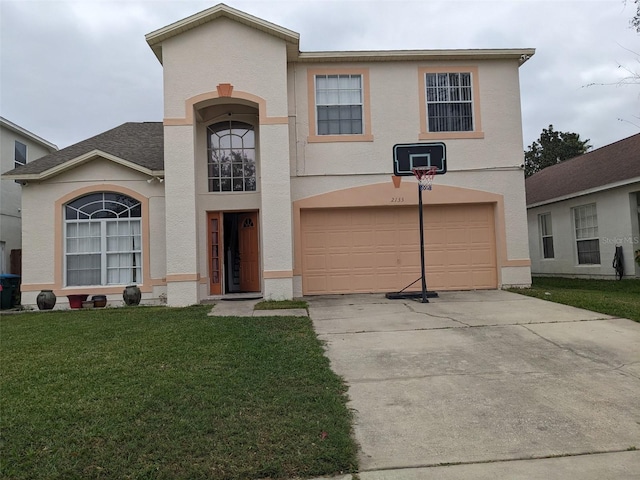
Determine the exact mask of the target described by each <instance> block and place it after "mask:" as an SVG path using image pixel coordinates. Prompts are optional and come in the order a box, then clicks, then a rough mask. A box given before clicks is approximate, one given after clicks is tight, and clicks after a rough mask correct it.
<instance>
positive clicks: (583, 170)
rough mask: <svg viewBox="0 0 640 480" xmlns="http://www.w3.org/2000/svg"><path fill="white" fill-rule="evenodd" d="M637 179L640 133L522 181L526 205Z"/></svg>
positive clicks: (639, 170)
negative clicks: (525, 194) (525, 193)
mask: <svg viewBox="0 0 640 480" xmlns="http://www.w3.org/2000/svg"><path fill="white" fill-rule="evenodd" d="M636 177H640V133H639V134H637V135H633V136H631V137H628V138H625V139H623V140H619V141H617V142H615V143H612V144H611V145H607V146H605V147H601V148H598V149H597V150H593V151H592V152H589V153H585V154H584V155H580V156H579V157H575V158H572V159H570V160H565V161H564V162H560V163H558V164H557V165H553V166H551V167H547V168H545V169H544V170H541V171H539V172H538V173H536V174H534V175H532V176H530V177H529V178H527V179H526V180H525V189H526V192H527V205H533V204H537V203H540V202H545V201H547V200H552V199H555V198H559V197H565V196H570V195H572V194H576V193H579V192H582V191H585V190H590V189H594V188H597V187H604V186H605V185H610V184H615V183H619V182H624V181H625V180H630V179H632V178H636Z"/></svg>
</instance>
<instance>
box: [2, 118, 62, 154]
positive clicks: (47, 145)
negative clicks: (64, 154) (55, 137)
mask: <svg viewBox="0 0 640 480" xmlns="http://www.w3.org/2000/svg"><path fill="white" fill-rule="evenodd" d="M0 125H2V126H3V127H5V128H8V129H9V130H11V131H13V132H14V133H17V134H19V135H22V136H24V137H27V138H29V139H31V140H32V141H34V142H35V143H38V144H40V145H41V146H43V147H44V148H46V149H47V150H49V152H50V153H53V152H56V151H57V150H58V146H57V145H54V144H53V143H51V142H49V141H48V140H45V139H44V138H42V137H39V136H38V135H36V134H35V133H31V132H30V131H29V130H27V129H25V128H22V127H21V126H20V125H16V124H15V123H13V122H11V121H10V120H7V119H6V118H4V117H0Z"/></svg>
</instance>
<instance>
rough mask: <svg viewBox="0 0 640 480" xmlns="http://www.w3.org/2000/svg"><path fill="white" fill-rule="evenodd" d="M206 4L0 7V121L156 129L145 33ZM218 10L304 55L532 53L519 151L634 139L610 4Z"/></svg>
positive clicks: (156, 68)
mask: <svg viewBox="0 0 640 480" xmlns="http://www.w3.org/2000/svg"><path fill="white" fill-rule="evenodd" d="M215 3H217V2H216V1H215V0H214V1H211V2H207V1H184V0H147V1H145V0H141V1H129V0H84V1H68V0H53V1H44V2H43V1H29V0H22V1H7V0H4V1H2V0H0V48H1V50H0V53H1V62H2V69H1V70H0V105H1V106H2V112H0V113H1V114H2V115H3V116H4V117H6V118H9V119H10V120H11V121H14V122H16V123H18V124H19V125H21V126H23V127H25V128H27V129H29V130H31V131H33V132H34V133H36V134H38V135H41V136H43V137H44V138H47V139H49V140H51V141H52V142H54V143H58V144H59V145H60V146H66V145H68V144H70V143H73V142H77V141H79V140H82V139H83V138H86V137H88V136H91V135H94V134H97V133H99V132H101V131H104V130H106V129H108V128H112V127H114V126H116V125H118V124H120V123H122V122H125V121H143V120H151V121H156V120H161V118H162V67H161V66H160V64H159V63H158V61H157V59H156V58H155V56H154V55H153V53H152V52H151V50H150V49H149V47H148V46H147V44H146V42H145V40H144V35H145V34H146V33H149V32H151V31H153V30H156V29H158V28H161V27H163V26H165V25H168V24H170V23H173V22H175V21H178V20H180V19H182V18H184V17H187V16H189V15H192V14H194V13H197V12H199V11H201V10H204V9H206V8H208V7H211V6H212V5H214V4H215ZM225 3H227V4H228V5H230V6H232V7H234V8H238V9H240V10H243V11H246V12H247V13H249V14H252V15H255V16H258V17H260V18H264V19H265V20H267V21H270V22H273V23H275V24H278V25H281V26H283V27H285V28H288V29H290V30H294V31H296V32H298V33H300V35H301V49H302V50H304V51H314V50H379V49H445V48H515V47H517V48H523V47H534V48H536V49H537V53H536V55H535V56H534V57H533V58H532V59H531V60H529V61H528V62H527V63H526V64H525V65H524V66H523V67H521V69H520V76H521V94H522V112H523V141H524V144H525V146H526V145H529V144H530V143H531V142H532V141H533V140H535V139H536V138H538V136H539V134H540V132H541V130H542V128H546V127H547V126H548V125H549V124H553V125H554V127H555V128H556V129H557V130H563V131H573V132H576V133H579V134H580V135H581V136H582V137H583V138H590V139H591V140H592V143H593V144H594V146H596V147H599V146H603V145H606V144H608V143H611V142H613V141H616V140H619V139H621V138H624V137H626V136H629V135H632V134H634V133H637V132H638V131H639V130H640V128H638V127H637V126H634V123H635V124H636V125H637V124H640V119H639V118H638V117H640V97H639V95H640V85H638V84H635V85H629V86H626V87H617V86H614V85H615V84H616V83H617V82H619V81H620V80H621V79H622V78H624V75H625V71H624V69H623V68H619V65H623V66H625V67H627V66H629V67H630V68H632V69H633V68H635V71H636V72H637V71H639V70H640V68H638V67H640V63H638V60H639V59H640V56H638V55H637V54H635V53H633V52H634V51H636V52H637V51H638V50H640V47H639V46H638V45H639V44H640V42H639V40H640V35H638V34H637V33H635V32H634V31H633V30H631V29H630V28H628V27H629V19H630V18H631V16H632V15H633V9H632V8H629V6H628V5H627V6H626V7H625V5H624V4H623V2H622V0H583V1H568V0H565V1H563V0H554V1H540V0H519V1H518V0H473V1H461V0H460V1H458V0H441V1H423V0H420V1H406V0H395V1H391V0H388V1H382V0H379V1H370V0H367V1H365V0H340V1H333V0H304V1H303V0H290V1H268V0H263V1H235V0H227V1H226V2H225ZM590 83H594V84H609V83H611V84H614V85H612V86H600V85H597V86H592V87H588V88H585V85H587V84H590ZM619 119H622V120H619Z"/></svg>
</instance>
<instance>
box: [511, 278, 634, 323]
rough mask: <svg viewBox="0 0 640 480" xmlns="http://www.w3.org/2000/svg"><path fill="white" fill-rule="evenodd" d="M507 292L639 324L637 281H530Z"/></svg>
mask: <svg viewBox="0 0 640 480" xmlns="http://www.w3.org/2000/svg"><path fill="white" fill-rule="evenodd" d="M510 291H512V292H515V293H520V294H523V295H528V296H530V297H536V298H541V299H544V300H549V301H552V302H557V303H563V304H565V305H571V306H573V307H578V308H584V309H586V310H591V311H593V312H599V313H604V314H606V315H612V316H615V317H622V318H629V319H631V320H635V321H636V322H640V279H628V280H622V281H616V280H597V279H581V278H561V277H534V278H533V283H532V286H531V288H524V289H510Z"/></svg>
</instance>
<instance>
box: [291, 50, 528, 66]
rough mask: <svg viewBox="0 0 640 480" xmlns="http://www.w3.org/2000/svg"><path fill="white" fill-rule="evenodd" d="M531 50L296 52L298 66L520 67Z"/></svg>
mask: <svg viewBox="0 0 640 480" xmlns="http://www.w3.org/2000/svg"><path fill="white" fill-rule="evenodd" d="M535 52H536V50H535V48H510V49H450V50H363V51H343V52H326V51H325V52H300V54H299V55H298V57H297V61H299V62H371V61H376V62H380V61H387V62H397V61H425V60H430V61H433V60H436V61H437V60H445V61H451V60H463V61H464V60H517V61H518V63H519V65H522V64H523V63H525V62H526V61H527V60H529V59H530V58H531V57H532V56H533V55H534V54H535Z"/></svg>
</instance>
